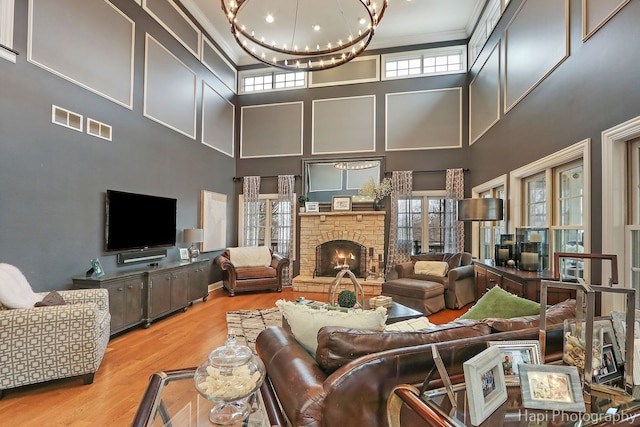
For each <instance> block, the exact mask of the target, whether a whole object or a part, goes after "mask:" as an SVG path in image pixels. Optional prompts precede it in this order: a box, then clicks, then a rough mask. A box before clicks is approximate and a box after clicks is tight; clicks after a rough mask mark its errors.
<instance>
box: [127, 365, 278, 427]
mask: <svg viewBox="0 0 640 427" xmlns="http://www.w3.org/2000/svg"><path fill="white" fill-rule="evenodd" d="M195 371H196V368H195V367H194V368H185V369H177V370H172V371H162V372H156V373H154V374H153V375H151V377H150V378H149V384H148V385H147V390H146V391H145V393H144V396H143V397H142V401H141V402H140V406H139V407H138V411H137V412H136V415H135V418H134V420H133V423H132V426H133V427H151V426H153V427H192V426H212V425H213V424H211V422H210V421H209V411H210V410H211V408H212V407H213V406H214V402H210V401H209V400H207V399H205V398H204V397H202V395H200V393H198V392H197V390H196V387H195V384H194V382H193V374H194V373H195ZM267 412H268V411H267V408H265V406H264V403H263V400H262V396H261V395H260V392H256V393H255V394H254V395H253V396H252V411H251V414H250V415H249V417H248V418H247V420H245V422H244V423H243V424H238V426H242V427H270V426H271V423H270V422H269V417H268V414H267Z"/></svg>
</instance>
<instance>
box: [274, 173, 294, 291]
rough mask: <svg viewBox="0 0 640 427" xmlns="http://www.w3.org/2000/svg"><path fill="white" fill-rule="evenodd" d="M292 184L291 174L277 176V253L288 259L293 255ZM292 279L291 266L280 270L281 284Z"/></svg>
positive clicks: (288, 283) (286, 283)
mask: <svg viewBox="0 0 640 427" xmlns="http://www.w3.org/2000/svg"><path fill="white" fill-rule="evenodd" d="M294 185H295V178H294V176H293V175H279V176H278V210H279V215H277V218H279V220H278V222H277V227H278V233H277V244H278V253H279V254H280V255H282V256H284V257H285V258H289V259H291V258H292V255H293V215H294V214H295V213H294V209H295V199H294ZM292 279H293V269H292V268H291V266H289V267H285V268H284V270H283V271H282V284H283V285H290V284H291V281H292Z"/></svg>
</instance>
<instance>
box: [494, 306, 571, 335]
mask: <svg viewBox="0 0 640 427" xmlns="http://www.w3.org/2000/svg"><path fill="white" fill-rule="evenodd" d="M538 313H540V312H539V311H538ZM575 317H576V300H574V299H568V300H565V301H562V302H559V303H557V304H555V305H553V306H551V307H549V308H548V309H547V311H546V313H545V316H544V318H545V321H546V324H547V326H551V325H557V324H562V323H563V322H564V321H565V319H575ZM482 323H486V324H487V325H489V326H491V329H492V330H493V331H495V332H507V331H515V330H518V329H526V328H537V327H538V326H539V325H540V314H535V315H531V316H520V317H513V318H511V319H502V318H494V317H491V318H487V319H482Z"/></svg>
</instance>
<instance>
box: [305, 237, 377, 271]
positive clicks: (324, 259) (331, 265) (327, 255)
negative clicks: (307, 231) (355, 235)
mask: <svg viewBox="0 0 640 427" xmlns="http://www.w3.org/2000/svg"><path fill="white" fill-rule="evenodd" d="M347 267H348V268H349V269H350V270H351V272H352V273H353V274H354V275H355V276H356V277H366V272H367V248H366V246H364V245H361V244H359V243H357V242H354V241H352V240H331V241H329V242H325V243H322V244H320V245H318V246H316V276H326V277H329V276H330V277H335V276H336V274H338V272H339V271H340V270H342V269H343V268H347Z"/></svg>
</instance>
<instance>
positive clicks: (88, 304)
mask: <svg viewBox="0 0 640 427" xmlns="http://www.w3.org/2000/svg"><path fill="white" fill-rule="evenodd" d="M58 293H59V294H60V295H61V296H62V298H63V299H64V301H65V305H53V306H46V307H34V308H18V309H6V308H5V307H3V306H2V305H0V399H1V398H2V395H3V391H4V390H7V389H11V388H15V387H20V386H23V385H28V384H35V383H40V382H44V381H50V380H55V379H60V378H68V377H75V376H82V380H83V382H84V384H91V383H92V382H93V376H94V374H95V372H96V371H97V370H98V367H99V366H100V362H102V357H103V356H104V353H105V350H106V349H107V343H108V342H109V334H110V322H111V314H110V313H109V294H108V292H107V290H106V289H81V290H69V291H58ZM43 294H47V293H46V292H45V293H43Z"/></svg>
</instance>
